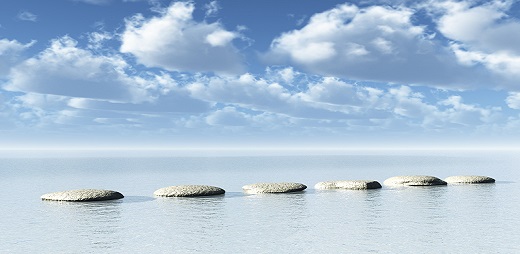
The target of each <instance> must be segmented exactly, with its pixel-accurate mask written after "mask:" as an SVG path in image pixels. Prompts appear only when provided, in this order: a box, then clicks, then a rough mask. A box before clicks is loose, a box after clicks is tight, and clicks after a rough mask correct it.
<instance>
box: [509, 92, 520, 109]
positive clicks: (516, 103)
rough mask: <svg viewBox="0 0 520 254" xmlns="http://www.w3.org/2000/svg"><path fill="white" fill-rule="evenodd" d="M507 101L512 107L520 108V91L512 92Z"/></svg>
mask: <svg viewBox="0 0 520 254" xmlns="http://www.w3.org/2000/svg"><path fill="white" fill-rule="evenodd" d="M506 103H507V106H508V107H510V108H512V109H520V92H510V93H509V96H507V98H506Z"/></svg>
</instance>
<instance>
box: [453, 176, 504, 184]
mask: <svg viewBox="0 0 520 254" xmlns="http://www.w3.org/2000/svg"><path fill="white" fill-rule="evenodd" d="M444 181H446V182H447V183H494V182H495V179H493V178H491V177H489V176H450V177H447V178H446V179H444Z"/></svg>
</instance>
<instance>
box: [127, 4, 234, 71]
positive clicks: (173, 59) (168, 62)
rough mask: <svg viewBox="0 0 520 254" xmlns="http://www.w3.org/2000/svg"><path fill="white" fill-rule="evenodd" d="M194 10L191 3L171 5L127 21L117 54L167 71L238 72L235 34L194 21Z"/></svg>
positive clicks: (220, 25)
mask: <svg viewBox="0 0 520 254" xmlns="http://www.w3.org/2000/svg"><path fill="white" fill-rule="evenodd" d="M194 9H195V7H194V4H193V3H191V2H174V3H172V4H171V6H170V7H168V8H167V9H164V10H162V13H161V15H160V16H158V17H152V18H149V19H147V18H145V17H143V16H142V15H135V16H133V17H131V18H129V19H127V20H126V27H125V31H124V32H123V34H122V35H121V41H122V45H121V48H120V51H121V52H123V53H130V54H132V55H134V56H135V57H136V58H137V60H138V62H139V63H142V64H144V65H146V66H148V67H160V68H164V69H166V70H170V71H195V72H218V73H239V72H241V71H242V70H243V65H242V57H241V55H240V54H239V52H238V50H237V48H236V47H235V46H234V45H233V40H234V39H235V38H237V37H239V34H238V32H233V31H228V30H226V29H225V28H224V27H223V26H222V24H220V23H218V22H215V23H206V22H197V21H195V20H194V19H193V11H194ZM215 59H218V61H215Z"/></svg>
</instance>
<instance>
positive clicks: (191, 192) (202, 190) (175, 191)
mask: <svg viewBox="0 0 520 254" xmlns="http://www.w3.org/2000/svg"><path fill="white" fill-rule="evenodd" d="M225 192H226V191H225V190H224V189H222V188H219V187H215V186H209V185H177V186H170V187H164V188H161V189H158V190H156V191H155V192H154V193H153V194H154V195H155V196H160V197H198V196H213V195H221V194H224V193H225Z"/></svg>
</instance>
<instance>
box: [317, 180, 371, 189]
mask: <svg viewBox="0 0 520 254" xmlns="http://www.w3.org/2000/svg"><path fill="white" fill-rule="evenodd" d="M314 188H315V189H319V190H327V189H347V190H368V189H379V188H381V184H380V183H379V182H378V181H372V180H343V181H326V182H319V183H317V184H316V185H315V186H314Z"/></svg>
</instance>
